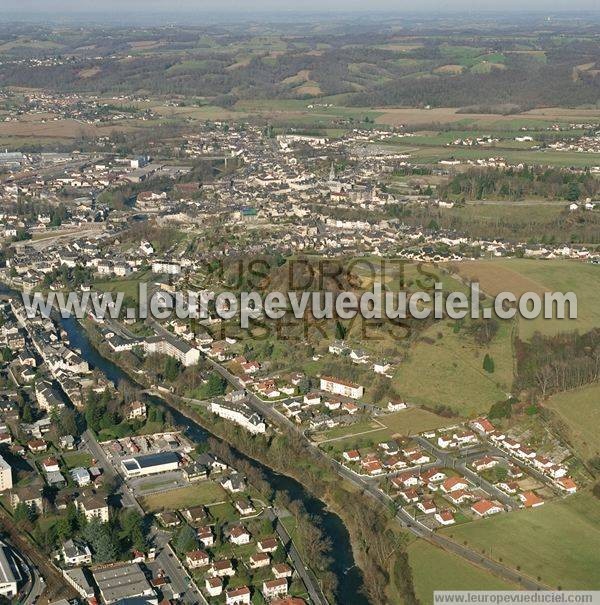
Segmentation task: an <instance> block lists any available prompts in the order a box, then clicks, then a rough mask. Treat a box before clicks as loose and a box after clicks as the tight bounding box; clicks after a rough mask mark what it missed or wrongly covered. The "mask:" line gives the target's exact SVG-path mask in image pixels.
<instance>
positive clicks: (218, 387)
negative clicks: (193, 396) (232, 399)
mask: <svg viewBox="0 0 600 605" xmlns="http://www.w3.org/2000/svg"><path fill="white" fill-rule="evenodd" d="M226 389H227V381H226V380H225V379H224V378H223V377H222V376H221V375H220V374H217V373H216V372H212V373H211V374H210V376H209V377H208V380H207V382H206V384H205V385H204V387H203V389H202V391H203V394H204V395H205V396H206V397H219V396H220V395H224V394H225V391H226Z"/></svg>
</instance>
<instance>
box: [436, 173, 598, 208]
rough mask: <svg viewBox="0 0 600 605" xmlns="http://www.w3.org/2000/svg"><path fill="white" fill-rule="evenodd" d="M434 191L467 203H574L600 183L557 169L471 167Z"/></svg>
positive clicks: (594, 191) (594, 192)
mask: <svg viewBox="0 0 600 605" xmlns="http://www.w3.org/2000/svg"><path fill="white" fill-rule="evenodd" d="M438 191H439V194H440V195H441V196H442V197H450V196H459V197H466V198H467V199H471V200H480V199H487V198H502V199H511V200H520V199H523V198H526V197H536V198H539V197H543V198H548V199H564V200H569V201H575V200H578V199H579V198H586V197H595V196H597V195H598V193H599V192H600V181H598V179H597V178H595V177H594V176H593V175H592V174H590V173H589V172H584V173H573V172H570V171H568V170H560V169H558V168H542V167H539V168H535V167H528V166H525V167H524V168H523V170H515V169H513V168H509V169H507V170H500V169H491V168H488V169H481V168H471V169H469V170H467V171H466V172H462V173H460V174H457V175H455V176H454V177H453V178H452V179H451V180H450V181H449V182H448V183H446V184H444V185H442V186H440V187H439V189H438Z"/></svg>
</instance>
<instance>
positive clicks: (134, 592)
mask: <svg viewBox="0 0 600 605" xmlns="http://www.w3.org/2000/svg"><path fill="white" fill-rule="evenodd" d="M93 574H94V580H96V584H97V585H98V588H99V590H100V595H101V596H102V601H103V602H104V603H106V605H110V604H111V603H116V602H118V601H121V600H125V599H132V598H134V597H150V598H151V599H150V600H151V601H153V602H154V603H158V600H157V599H156V598H155V593H154V590H152V587H151V586H150V583H149V582H148V580H147V579H146V576H145V575H144V572H143V571H142V568H141V567H140V566H139V565H138V564H137V563H132V564H125V565H114V566H110V567H105V568H103V569H98V570H96V571H94V572H93Z"/></svg>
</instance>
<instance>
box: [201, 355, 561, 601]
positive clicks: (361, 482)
mask: <svg viewBox="0 0 600 605" xmlns="http://www.w3.org/2000/svg"><path fill="white" fill-rule="evenodd" d="M207 362H208V363H209V365H210V366H211V367H212V368H214V370H215V371H217V372H218V373H219V374H220V375H221V376H222V377H223V378H225V379H226V380H227V381H228V382H229V384H230V385H232V386H233V387H235V388H236V389H240V388H243V387H242V385H241V384H240V382H239V379H238V378H237V377H236V376H234V375H233V374H231V372H229V371H228V370H227V369H226V368H224V367H223V366H221V365H220V364H218V363H216V362H215V361H213V360H211V359H208V358H207ZM248 404H249V405H250V407H251V408H252V409H254V410H255V411H256V412H258V413H259V414H261V415H262V416H263V417H264V418H266V419H268V420H269V421H270V422H272V423H273V424H275V425H277V426H282V425H283V426H285V427H286V428H288V429H290V430H292V431H294V432H296V433H297V434H299V435H301V436H302V437H303V438H304V439H305V440H306V442H307V443H308V445H309V448H310V449H311V452H312V453H313V455H314V456H315V458H318V459H320V460H321V461H322V462H324V463H326V464H327V465H328V466H332V467H333V469H334V470H335V471H336V472H337V474H338V475H340V476H341V477H343V478H344V479H347V480H348V481H350V482H351V483H354V485H356V486H357V487H359V488H360V489H361V490H363V492H364V493H366V494H368V495H369V496H371V497H372V498H373V499H374V500H377V501H378V502H380V503H381V504H383V505H384V506H386V507H387V508H390V507H394V508H395V509H396V508H397V512H396V519H397V520H398V521H399V523H400V524H401V525H402V526H403V527H406V528H408V529H409V530H410V531H412V532H413V533H414V534H415V535H417V536H418V537H420V538H423V539H425V540H428V541H429V542H431V543H433V544H435V545H436V546H439V547H440V548H443V549H444V550H447V551H450V552H452V553H454V554H456V555H458V556H460V557H462V558H463V559H466V560H467V561H469V562H471V563H474V564H475V565H477V566H479V567H482V568H484V569H486V570H487V571H490V572H491V573H493V574H495V575H497V576H499V577H501V578H504V579H505V580H508V581H509V582H513V583H515V584H517V585H519V586H521V587H522V588H524V589H526V590H549V587H548V586H546V585H545V584H542V583H540V582H537V581H535V580H533V579H530V578H527V577H523V575H522V574H520V573H519V572H517V571H515V570H513V569H511V568H510V567H506V566H505V565H502V564H501V563H498V562H496V561H493V560H492V559H490V558H489V557H486V556H485V555H482V554H481V553H478V552H476V551H474V550H472V549H470V548H468V547H467V546H464V545H462V544H458V543H457V542H454V541H453V540H450V539H449V538H446V537H445V536H443V535H441V534H438V533H435V532H433V531H432V530H431V529H429V528H428V527H426V526H425V525H423V524H422V523H420V522H419V521H418V520H416V519H414V518H413V517H412V516H411V515H410V514H409V513H408V512H407V511H406V510H405V509H404V508H402V507H401V506H400V507H397V504H396V503H395V502H394V501H393V500H392V499H391V498H390V497H389V496H388V495H387V494H385V493H384V492H382V491H381V490H380V489H379V488H378V487H376V486H375V485H374V484H373V483H372V482H370V481H368V480H365V478H363V477H360V476H358V475H356V474H355V473H353V472H352V471H350V470H349V469H347V468H346V467H345V466H343V465H342V464H340V463H338V462H337V461H335V460H332V459H331V458H330V457H329V456H327V455H326V454H325V453H324V452H322V451H321V450H320V449H319V448H318V447H317V446H316V445H315V444H314V443H312V442H311V441H310V440H309V439H308V438H306V436H305V435H304V433H303V432H302V431H301V430H300V429H299V428H298V427H297V426H296V425H295V424H294V423H293V422H292V421H291V420H290V419H289V418H287V417H286V416H284V415H283V414H282V413H281V412H279V411H278V410H276V409H275V408H274V407H273V406H272V405H271V404H270V403H267V402H265V401H262V400H261V399H260V398H259V397H257V396H256V395H255V394H254V393H248ZM470 450H471V448H469V451H470ZM441 454H443V455H440V452H438V453H437V454H436V457H438V458H441V459H442V460H443V458H444V455H447V452H441ZM498 491H499V490H498Z"/></svg>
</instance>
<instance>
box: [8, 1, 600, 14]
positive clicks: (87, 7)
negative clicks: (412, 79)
mask: <svg viewBox="0 0 600 605" xmlns="http://www.w3.org/2000/svg"><path fill="white" fill-rule="evenodd" d="M0 4H2V10H3V11H10V12H19V13H29V12H31V13H36V12H43V13H49V12H52V13H73V12H77V13H81V12H95V13H97V12H138V11H139V12H145V13H147V12H173V13H177V12H192V11H193V12H203V11H210V12H230V11H231V12H239V11H245V12H263V11H276V12H284V11H390V10H392V11H398V12H416V11H418V12H423V11H441V12H445V13H448V12H453V11H456V12H459V11H465V10H468V11H476V12H479V11H495V12H505V11H529V10H534V11H544V12H558V11H577V10H598V11H600V0H502V2H498V0H418V1H417V2H415V1H414V0H246V1H244V0H0Z"/></svg>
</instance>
